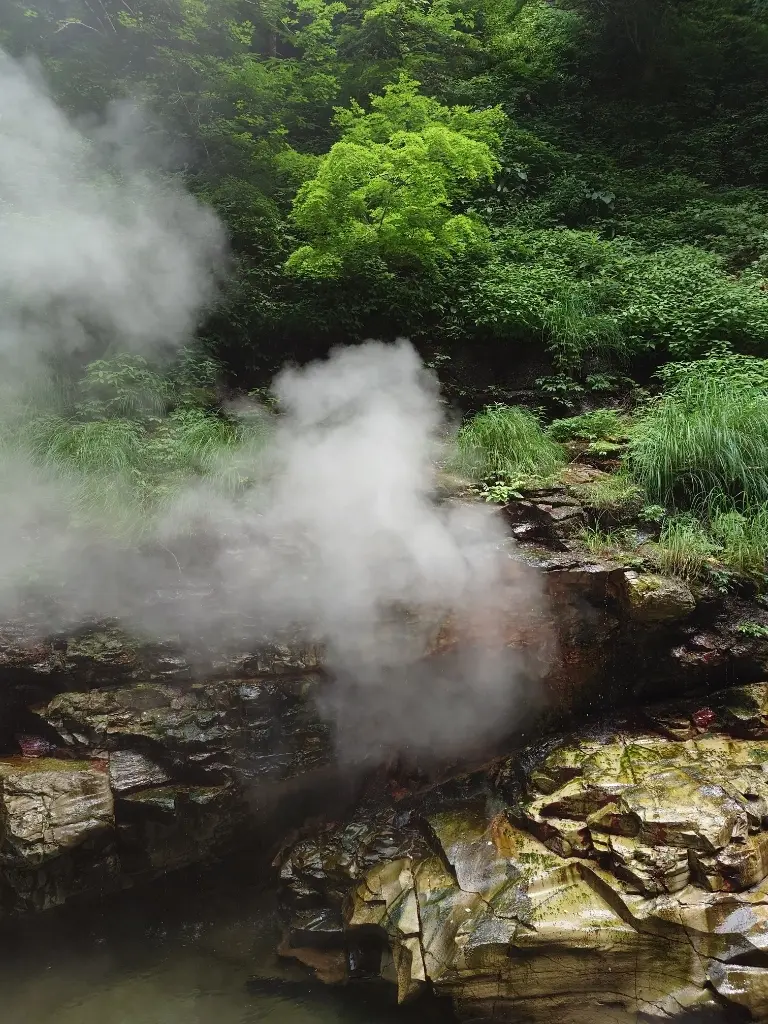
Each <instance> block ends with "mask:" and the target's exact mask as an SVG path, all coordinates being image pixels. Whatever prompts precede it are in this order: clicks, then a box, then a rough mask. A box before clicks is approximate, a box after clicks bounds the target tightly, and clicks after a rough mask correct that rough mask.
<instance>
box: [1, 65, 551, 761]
mask: <svg viewBox="0 0 768 1024" xmlns="http://www.w3.org/2000/svg"><path fill="white" fill-rule="evenodd" d="M136 153H137V149H136V128H135V120H134V119H133V118H131V117H127V116H126V113H125V110H117V111H116V112H113V114H112V116H111V118H110V120H108V122H107V123H106V124H105V125H104V126H102V128H100V129H98V130H95V131H91V132H89V139H88V140H86V139H85V138H84V137H83V135H82V134H81V133H80V132H79V131H78V130H77V129H76V127H75V126H74V125H73V124H72V123H71V122H70V121H68V120H67V118H66V117H65V116H64V115H63V114H62V112H61V111H59V110H58V109H57V108H56V106H55V104H54V103H53V102H52V101H51V99H50V98H49V97H48V96H47V95H46V94H45V92H44V90H43V89H42V88H41V86H40V85H39V84H38V83H37V82H36V81H35V80H34V79H33V78H32V77H30V75H29V74H28V73H26V72H25V71H23V70H22V69H21V68H20V67H19V66H18V65H17V64H16V63H14V62H13V61H11V60H10V59H9V58H7V57H5V56H3V55H2V54H1V53H0V203H1V204H2V205H0V232H2V236H1V240H2V245H0V318H1V321H0V323H1V326H0V358H3V359H4V361H5V363H6V366H5V370H6V371H7V372H6V375H5V382H6V383H5V387H6V390H7V391H8V401H11V403H12V401H13V400H16V401H18V399H19V396H20V395H21V394H22V393H23V391H24V389H25V388H27V387H28V382H29V379H30V375H32V376H34V374H40V373H42V372H43V371H44V370H45V368H46V367H47V366H49V365H50V364H51V363H52V362H53V363H55V362H56V360H59V359H61V357H62V356H63V355H69V354H71V353H77V352H80V353H82V352H87V353H89V354H91V353H95V354H99V352H100V351H103V349H104V348H105V347H106V346H107V345H109V346H110V347H112V348H115V349H118V350H129V351H139V352H143V353H146V354H150V355H152V354H158V353H160V352H162V351H164V350H166V349H167V348H168V346H173V345H178V344H180V343H183V342H184V341H185V340H188V338H189V336H190V334H191V333H192V332H193V330H194V327H195V325H196V322H197V320H198V318H199V316H200V314H201V310H202V308H203V307H204V305H205V303H206V302H208V301H209V300H210V298H211V297H212V295H213V293H214V289H215V283H216V280H217V277H218V275H219V272H220V265H221V258H222V252H223V244H222V231H221V227H220V225H219V224H218V222H217V221H216V219H215V218H214V216H213V214H212V213H211V212H210V211H208V210H206V209H204V208H203V207H201V206H200V205H199V204H198V203H196V202H195V200H194V199H193V198H192V197H191V196H189V195H187V194H185V193H184V192H182V191H180V190H179V189H177V188H175V187H174V186H173V185H171V184H168V183H167V182H166V183H160V182H158V181H157V180H156V179H154V178H153V177H152V176H150V175H149V174H147V173H146V172H144V171H141V170H139V169H138V160H137V157H136ZM105 154H107V155H108V157H109V164H110V170H109V171H107V170H106V165H105V162H104V160H105ZM115 168H117V173H115ZM274 391H275V393H276V395H277V397H278V400H279V404H280V408H281V415H280V416H278V417H276V418H274V422H273V423H272V437H271V441H270V444H269V446H268V448H267V449H266V450H262V449H260V450H259V451H252V450H251V449H249V448H248V447H247V446H244V447H243V448H241V449H240V450H239V451H237V452H235V453H233V454H232V455H231V456H230V458H231V460H232V462H233V464H236V465H237V466H238V467H239V468H240V469H242V468H243V467H245V469H246V470H247V471H248V472H249V474H250V475H251V476H252V477H253V478H254V479H255V480H257V484H256V485H255V486H253V487H251V488H250V489H248V490H247V491H245V493H241V494H239V495H238V496H236V497H232V496H228V495H227V494H226V493H225V492H222V490H221V489H220V488H217V487H216V486H215V482H213V481H203V482H200V481H190V482H189V485H188V486H187V487H185V488H184V489H183V491H182V493H181V494H179V495H178V496H177V497H176V498H175V500H174V501H173V502H172V503H171V504H170V505H169V506H168V507H167V508H166V510H165V513H164V515H163V516H162V517H161V519H160V520H159V521H158V522H157V524H156V526H155V527H154V535H153V537H152V538H151V541H150V543H147V544H144V545H143V546H142V547H140V548H138V547H132V548H127V547H125V546H120V545H118V544H116V543H114V542H109V541H108V540H107V539H106V538H105V537H104V536H103V535H101V534H99V533H98V532H96V531H95V530H94V529H93V528H92V527H87V528H86V527H84V526H82V525H80V526H78V525H77V523H76V522H73V520H72V517H71V514H70V509H71V505H72V498H73V493H74V491H73V489H74V488H75V485H76V481H72V480H70V479H68V478H66V477H65V476H62V475H61V474H56V473H53V472H52V471H47V470H46V471H43V470H42V469H41V468H40V467H39V466H38V465H35V464H32V463H31V462H29V461H28V460H27V459H25V458H24V456H23V455H20V454H19V453H18V451H12V450H11V449H6V450H2V451H0V521H2V523H3V531H2V536H0V565H2V568H3V575H4V579H5V583H4V584H0V614H2V615H3V616H5V617H8V616H11V615H14V614H19V613H20V609H21V606H22V597H23V595H25V594H28V592H29V586H28V585H27V584H28V583H29V579H28V578H27V579H26V580H24V576H25V569H26V567H28V566H31V565H32V564H33V562H34V564H35V566H36V570H35V571H36V573H37V574H38V580H37V587H36V593H37V594H38V595H41V594H42V595H44V596H45V597H46V599H48V598H51V597H57V596H58V597H59V601H58V603H55V602H54V604H51V602H50V601H48V600H46V604H45V608H46V611H45V615H46V625H47V626H48V627H49V628H53V627H61V626H63V625H65V624H66V623H68V622H75V621H78V620H82V619H86V618H89V617H98V618H104V617H114V618H118V619H120V620H121V621H122V622H123V623H124V624H125V625H126V626H127V627H128V628H132V629H136V630H140V631H143V632H146V633H149V634H154V635H158V634H160V635H163V636H169V635H176V636H178V637H179V638H180V640H181V642H182V643H184V644H185V645H186V647H187V649H188V650H190V651H192V652H194V649H195V647H196V646H197V647H199V648H203V647H205V646H212V645H214V644H219V645H222V646H226V645H227V643H228V642H232V643H239V644H243V643H249V644H255V643H257V642H258V641H260V640H263V639H264V638H269V637H274V636H281V635H284V634H286V633H290V632H292V631H301V633H302V634H303V635H304V636H309V637H311V638H312V639H315V640H317V641H318V642H321V643H322V644H323V645H324V646H325V648H326V652H327V654H326V664H327V667H328V669H329V673H330V675H331V676H332V685H330V686H329V687H328V688H327V690H326V695H325V697H324V698H323V702H322V708H321V710H322V712H323V713H324V714H325V715H326V716H327V717H328V718H329V719H330V720H331V721H332V723H333V724H334V727H335V731H336V736H337V743H338V747H339V751H340V753H341V754H342V756H346V757H349V758H351V759H354V760H359V759H361V758H363V757H366V756H371V755H373V756H375V757H377V758H378V757H386V756H390V755H391V754H393V753H402V752H403V751H409V752H412V753H414V754H423V753H425V752H428V753H429V754H432V755H436V756H445V755H449V754H454V753H458V752H460V751H465V750H468V749H471V748H473V747H477V746H480V745H482V744H484V743H486V742H488V741H489V740H492V739H493V738H495V737H496V736H500V735H502V734H503V733H504V732H505V731H507V730H508V729H509V727H510V725H511V724H512V723H513V722H514V720H515V718H516V716H519V715H520V713H521V711H522V709H523V708H524V706H525V705H527V704H529V703H530V701H531V700H532V696H533V694H534V692H535V687H534V681H535V678H536V676H537V674H538V673H540V671H541V664H540V659H539V661H537V657H535V656H532V655H531V654H526V653H525V651H526V648H525V647H524V645H521V644H520V643H519V642H518V641H519V639H520V636H521V635H522V634H523V633H525V631H526V630H528V629H529V628H530V625H531V623H532V621H534V620H535V619H536V618H537V616H538V612H539V610H540V608H541V603H542V598H541V593H540V590H539V585H538V582H537V579H536V577H535V574H533V573H532V572H529V571H528V570H527V569H526V568H525V566H524V565H523V564H522V562H520V561H519V560H517V559H516V558H515V557H514V552H513V551H512V550H511V548H510V542H509V541H508V539H507V537H506V536H505V533H504V530H503V528H502V525H501V522H500V520H499V518H498V517H497V516H495V515H493V514H492V513H491V512H490V511H489V510H488V509H487V508H484V507H479V506H471V507H469V506H466V505H462V504H440V503H438V502H436V501H435V497H434V490H435V468H434V467H435V464H436V461H437V459H438V458H439V456H440V454H441V452H442V450H443V445H444V437H445V435H446V424H445V422H444V417H443V413H442V408H441V404H440V401H439V395H438V390H437V384H436V381H435V379H434V378H433V377H432V376H431V375H430V374H429V373H428V372H427V371H426V370H425V369H424V367H423V366H422V365H421V363H420V360H419V358H418V356H417V354H416V353H415V351H414V349H413V348H412V346H411V345H410V344H408V343H407V342H404V341H403V342H399V343H397V344H395V345H385V344H381V343H375V342H368V343H366V344H365V345H362V346H359V347H357V348H351V349H346V350H341V351H337V352H335V353H332V354H331V356H330V357H329V358H328V359H327V360H325V361H322V362H319V363H315V364H312V365H310V366H308V367H305V368H303V369H292V370H286V371H284V372H283V373H282V374H280V375H279V376H278V378H277V379H276V381H275V383H274ZM262 415H265V416H266V414H265V413H262ZM220 468H221V469H222V470H223V471H226V470H227V469H228V468H230V469H231V468H232V467H231V466H230V467H227V466H226V465H225V466H222V467H220ZM203 545H205V555H204V556H203V555H202V554H201V550H202V547H203ZM28 575H29V573H27V577H28ZM20 579H21V580H22V581H23V584H24V585H20V583H19V580H20ZM42 609H43V605H42V604H40V603H39V602H38V603H37V604H36V605H35V614H37V615H38V616H39V615H41V614H43V611H42ZM537 654H538V652H537ZM428 655H431V656H428Z"/></svg>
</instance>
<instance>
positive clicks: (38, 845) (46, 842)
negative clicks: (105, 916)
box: [0, 757, 118, 911]
mask: <svg viewBox="0 0 768 1024" xmlns="http://www.w3.org/2000/svg"><path fill="white" fill-rule="evenodd" d="M0 865H2V869H1V871H0V874H1V875H2V882H3V887H4V889H5V892H4V903H5V905H6V908H10V909H12V910H17V911H29V910H44V909H47V908H48V907H52V906H56V905H58V904H60V903H63V902H64V901H65V900H66V899H68V898H70V897H71V896H73V895H76V894H79V893H82V892H89V891H90V892H93V891H102V890H103V889H104V888H111V887H113V886H114V885H115V883H116V878H117V874H118V862H117V857H116V851H115V809H114V801H113V798H112V791H111V789H110V785H109V775H108V773H107V766H106V764H105V763H104V762H94V761H63V760H56V759H53V758H25V757H18V758H7V759H3V760H0Z"/></svg>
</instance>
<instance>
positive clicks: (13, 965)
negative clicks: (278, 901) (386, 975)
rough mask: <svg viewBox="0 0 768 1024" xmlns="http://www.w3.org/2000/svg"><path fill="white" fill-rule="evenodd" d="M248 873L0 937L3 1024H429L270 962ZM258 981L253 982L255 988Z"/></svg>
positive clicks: (262, 909) (264, 903) (148, 894)
mask: <svg viewBox="0 0 768 1024" xmlns="http://www.w3.org/2000/svg"><path fill="white" fill-rule="evenodd" d="M277 938H278V929H277V922H276V920H275V917H274V911H273V906H272V903H271V900H270V899H269V898H268V897H267V896H265V894H264V892H263V890H262V888H261V887H260V885H259V884H258V880H257V879H254V880H252V881H249V880H248V878H247V873H246V874H245V877H243V874H242V873H237V874H234V875H230V876H229V877H226V876H225V877H221V876H219V877H217V878H213V877H203V878H200V877H195V878H189V877H186V878H183V879H176V880H173V881H171V882H166V883H165V884H163V885H155V886H153V887H152V888H150V889H148V890H144V891H142V892H130V893H124V894H121V895H120V896H119V897H116V898H115V897H112V898H111V899H110V900H109V901H106V902H105V903H104V905H103V906H100V907H95V908H94V907H91V908H87V909H79V910H67V911H66V912H64V913H61V912H55V913H53V914H50V913H48V914H43V915H40V916H38V917H37V918H34V919H31V920H30V921H28V922H25V923H23V924H22V925H19V924H14V925H12V926H11V925H8V924H6V925H5V926H4V928H3V929H2V930H1V931H0V1021H2V1024H255V1022H260V1024H404V1022H409V1024H416V1022H418V1024H425V1022H426V1021H427V1020H429V1021H431V1022H434V1024H442V1022H448V1021H449V1020H450V1019H451V1018H450V1014H449V1013H448V1012H447V1011H446V1010H445V1009H443V1008H436V1007H434V1006H430V1007H424V1006H420V1007H415V1008H414V1009H413V1010H410V1011H402V1010H398V1008H397V1007H396V1006H394V1005H392V1004H391V1003H390V1002H389V999H388V998H387V997H386V994H385V995H384V996H383V995H382V992H381V991H379V990H376V991H368V990H365V989H364V990H363V991H362V992H360V991H349V990H333V991H331V990H327V989H324V988H322V987H315V986H313V985H307V984H306V979H307V974H306V972H305V971H304V970H303V969H301V968H298V967H294V966H292V965H291V964H289V963H287V962H285V961H281V960H280V959H279V958H277V957H276V956H275V955H274V949H275V944H276V941H277ZM255 979H259V980H255Z"/></svg>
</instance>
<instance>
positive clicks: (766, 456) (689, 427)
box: [627, 374, 768, 511]
mask: <svg viewBox="0 0 768 1024" xmlns="http://www.w3.org/2000/svg"><path fill="white" fill-rule="evenodd" d="M627 464H628V466H629V469H630V471H631V473H632V475H633V476H634V477H635V479H636V480H637V481H638V483H639V484H640V485H641V486H642V487H643V489H644V490H645V491H646V492H647V494H648V496H649V498H650V499H651V500H653V501H657V502H659V503H660V504H662V505H667V506H670V507H673V508H678V509H683V510H685V509H694V508H700V509H704V510H705V511H706V510H710V509H711V510H713V511H714V510H715V509H716V508H718V507H723V506H724V505H725V504H726V503H728V502H730V503H731V504H732V505H733V506H734V507H748V506H757V505H759V504H761V503H762V502H764V501H766V500H768V394H767V393H766V392H764V391H762V390H760V389H758V388H756V387H749V386H748V387H745V386H743V385H741V384H739V383H738V382H734V381H732V380H728V379H718V378H717V377H714V376H706V375H703V374H692V375H691V376H690V377H689V378H688V379H683V380H680V381H679V382H678V383H677V384H676V385H675V387H674V388H673V389H672V390H671V391H670V392H669V393H668V394H666V395H664V396H663V397H662V398H661V399H660V400H659V401H657V402H656V403H655V404H654V405H653V406H652V407H651V408H650V410H649V411H648V413H647V414H646V415H645V416H644V417H643V418H642V419H641V420H640V421H639V423H638V424H637V426H636V427H635V430H634V436H633V438H632V440H631V443H630V449H629V453H628V457H627Z"/></svg>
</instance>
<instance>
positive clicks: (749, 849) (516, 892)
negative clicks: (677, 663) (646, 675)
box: [280, 683, 768, 1024]
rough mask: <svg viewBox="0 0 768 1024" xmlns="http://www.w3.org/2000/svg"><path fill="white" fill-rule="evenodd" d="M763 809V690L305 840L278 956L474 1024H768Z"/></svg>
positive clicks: (561, 748) (361, 817)
mask: <svg viewBox="0 0 768 1024" xmlns="http://www.w3.org/2000/svg"><path fill="white" fill-rule="evenodd" d="M767 798H768V684H766V683H762V684H756V685H752V686H747V687H739V688H735V689H733V690H730V691H726V692H724V693H722V694H719V695H716V696H712V697H710V698H709V699H708V700H707V701H706V702H705V703H703V704H702V703H688V704H669V705H665V706H659V707H657V708H654V709H653V710H652V711H650V712H647V713H645V714H643V715H642V716H640V717H638V718H632V719H630V718H623V719H613V720H612V721H609V722H606V723H605V724H603V725H602V726H599V727H594V728H592V729H591V730H590V731H589V732H587V733H585V734H583V735H581V736H575V737H565V738H562V739H551V740H549V741H548V742H547V743H546V744H544V745H541V746H539V747H537V748H529V749H527V750H525V751H522V752H520V753H519V754H518V755H517V756H515V757H514V758H509V759H506V760H503V761H500V762H498V763H495V764H493V765H492V766H491V767H489V768H488V769H485V770H483V771H481V772H477V773H475V774H474V775H472V776H469V777H466V778H464V779H461V780H457V781H455V782H453V783H451V784H450V785H444V786H442V787H437V788H435V789H433V790H430V791H426V792H424V793H422V794H420V795H418V796H414V797H411V798H409V799H406V800H403V801H401V802H400V803H399V804H383V803H382V804H380V805H379V806H378V807H377V808H376V809H374V810H372V809H371V808H361V809H360V812H359V813H358V814H357V815H355V816H353V817H352V818H350V819H349V820H348V821H347V822H346V823H343V824H341V825H329V826H326V827H325V828H323V829H320V830H318V831H316V832H315V833H314V834H311V835H309V836H307V837H305V838H303V839H302V840H300V841H298V842H297V843H295V844H294V845H293V847H292V848H290V849H289V850H288V851H287V852H286V853H285V854H284V855H283V856H282V857H281V860H280V870H281V877H282V881H283V885H284V893H285V903H286V908H287V913H288V915H289V924H288V933H287V944H286V947H285V948H284V952H286V953H290V952H291V951H293V952H294V953H295V954H296V955H297V956H298V957H299V958H300V959H304V960H305V961H306V962H310V958H308V957H307V956H306V950H307V948H313V949H315V950H317V949H324V950H326V951H328V950H333V949H335V948H337V949H342V950H346V953H345V973H346V976H347V977H350V978H355V977H359V976H370V975H380V976H382V977H384V978H386V979H388V980H389V981H391V982H392V983H393V984H394V985H396V986H397V989H398V993H399V997H400V999H401V1000H409V999H412V998H414V997H415V996H417V995H418V994H419V993H420V992H422V991H424V990H425V989H427V988H429V989H434V990H436V991H437V992H438V993H440V994H443V995H450V996H451V997H452V998H453V1001H454V1004H455V1006H456V1009H457V1011H458V1013H459V1016H460V1017H461V1018H462V1019H467V1020H483V1021H498V1022H507V1021H508V1022H512V1021H519V1020H525V1021H541V1022H542V1024H545V1022H547V1024H549V1022H550V1021H551V1020H552V1019H553V1017H554V1016H555V1015H557V1016H558V1017H562V1018H563V1019H566V1020H569V1021H575V1022H577V1024H581V1022H583V1024H587V1022H589V1024H594V1022H595V1021H606V1022H611V1024H614V1022H622V1021H629V1020H636V1019H637V1015H638V1014H642V1015H644V1016H645V1017H646V1018H650V1019H663V1018H668V1017H675V1016H678V1015H683V1014H684V1013H686V1012H688V1011H690V1010H692V1009H707V1010H717V1009H722V1008H724V1007H731V1008H734V1009H740V1008H741V1009H742V1010H747V1011H749V1012H750V1013H751V1014H752V1015H753V1016H754V1017H755V1018H757V1019H761V1018H762V1017H764V1016H765V1015H766V1013H768V803H766V799H767ZM327 955H331V954H330V953H327Z"/></svg>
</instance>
